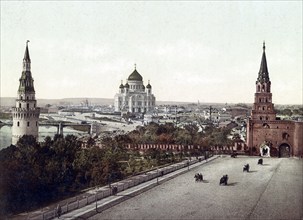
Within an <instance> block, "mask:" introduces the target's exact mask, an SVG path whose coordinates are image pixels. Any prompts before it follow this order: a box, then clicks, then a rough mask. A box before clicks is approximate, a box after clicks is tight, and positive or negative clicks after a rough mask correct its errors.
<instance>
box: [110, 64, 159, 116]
mask: <svg viewBox="0 0 303 220" xmlns="http://www.w3.org/2000/svg"><path fill="white" fill-rule="evenodd" d="M155 101H156V98H155V96H154V95H153V94H152V86H151V85H150V83H149V81H148V84H147V85H146V87H145V86H144V84H143V77H142V76H141V75H140V73H138V71H137V69H136V66H135V70H134V71H133V72H132V73H131V74H130V75H129V77H128V79H127V81H126V83H125V84H124V85H123V81H122V82H121V85H120V86H119V93H117V94H116V95H115V112H130V113H146V112H151V111H153V110H154V107H155Z"/></svg>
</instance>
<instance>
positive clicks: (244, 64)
mask: <svg viewBox="0 0 303 220" xmlns="http://www.w3.org/2000/svg"><path fill="white" fill-rule="evenodd" d="M290 12H291V13H290ZM26 40H30V43H29V52H30V56H31V61H32V63H31V66H32V75H33V78H34V80H35V82H34V83H35V90H36V97H37V98H38V99H58V98H73V97H79V98H81V97H87V98H112V99H113V98H114V95H115V94H116V93H118V89H119V85H120V84H121V80H123V83H125V82H126V79H127V78H128V76H129V75H130V74H131V73H132V72H133V70H134V64H136V65H137V70H138V72H139V73H140V74H141V75H142V77H143V81H144V84H147V82H148V80H150V83H151V84H152V85H153V93H154V94H155V96H156V97H157V100H158V101H181V102H182V101H188V102H197V101H198V100H199V101H200V102H218V103H226V102H227V103H253V102H254V95H253V94H254V93H255V82H256V79H257V77H258V71H259V68H260V63H261V56H262V52H263V49H262V46H263V41H265V43H266V56H267V64H268V69H269V77H270V80H271V83H272V93H273V103H275V104H302V2H301V1H297V2H295V1H294V2H214V3H211V2H6V1H5V2H1V94H0V96H1V97H16V96H17V89H18V85H19V78H20V76H21V72H22V60H23V55H24V50H25V43H26Z"/></svg>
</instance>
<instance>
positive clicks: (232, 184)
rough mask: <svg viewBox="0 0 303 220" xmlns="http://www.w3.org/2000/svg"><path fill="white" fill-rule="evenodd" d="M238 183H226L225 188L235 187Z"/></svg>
mask: <svg viewBox="0 0 303 220" xmlns="http://www.w3.org/2000/svg"><path fill="white" fill-rule="evenodd" d="M238 183H239V182H233V183H228V184H227V186H235V185H237V184H238Z"/></svg>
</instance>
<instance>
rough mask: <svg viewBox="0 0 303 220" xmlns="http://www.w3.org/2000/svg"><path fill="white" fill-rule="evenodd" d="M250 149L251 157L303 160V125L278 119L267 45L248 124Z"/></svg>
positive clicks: (248, 144) (302, 123)
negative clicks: (302, 158)
mask: <svg viewBox="0 0 303 220" xmlns="http://www.w3.org/2000/svg"><path fill="white" fill-rule="evenodd" d="M247 146H248V148H249V150H250V152H251V154H252V155H260V156H263V157H270V156H274V157H291V156H303V122H297V121H289V120H280V119H279V118H277V117H276V112H275V109H274V104H273V103H272V93H271V81H270V79H269V73H268V68H267V61H266V55H265V43H263V54H262V59H261V66H260V70H259V73H258V78H257V81H256V92H255V100H254V104H253V108H252V111H251V117H250V118H249V119H248V123H247Z"/></svg>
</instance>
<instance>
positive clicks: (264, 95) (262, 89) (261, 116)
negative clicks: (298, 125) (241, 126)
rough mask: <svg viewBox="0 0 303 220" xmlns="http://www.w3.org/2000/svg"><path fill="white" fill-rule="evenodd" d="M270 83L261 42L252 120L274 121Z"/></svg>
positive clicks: (274, 114)
mask: <svg viewBox="0 0 303 220" xmlns="http://www.w3.org/2000/svg"><path fill="white" fill-rule="evenodd" d="M270 87H271V82H270V79H269V73H268V68H267V61H266V55H265V42H263V54H262V59H261V65H260V70H259V73H258V78H257V81H256V93H255V101H254V105H253V109H252V113H251V116H252V119H253V120H259V121H263V122H266V121H274V120H276V112H275V110H274V104H273V103H272V93H271V88H270Z"/></svg>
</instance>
